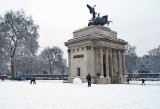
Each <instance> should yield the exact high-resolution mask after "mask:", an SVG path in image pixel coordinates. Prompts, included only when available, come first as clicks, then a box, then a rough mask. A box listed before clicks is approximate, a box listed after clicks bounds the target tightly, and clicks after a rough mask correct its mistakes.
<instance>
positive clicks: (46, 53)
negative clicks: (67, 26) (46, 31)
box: [40, 46, 63, 74]
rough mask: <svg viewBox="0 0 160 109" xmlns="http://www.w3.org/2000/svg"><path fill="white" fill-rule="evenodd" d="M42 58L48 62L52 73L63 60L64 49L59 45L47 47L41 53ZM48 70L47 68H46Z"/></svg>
mask: <svg viewBox="0 0 160 109" xmlns="http://www.w3.org/2000/svg"><path fill="white" fill-rule="evenodd" d="M40 56H41V57H42V60H43V61H44V62H45V63H46V64H47V68H48V69H49V73H50V74H52V73H53V71H54V70H55V69H56V68H57V67H59V66H60V65H61V63H62V60H63V51H62V50H61V49H60V48H59V47H55V46H53V47H52V48H49V47H47V48H45V49H44V50H43V51H42V53H41V54H40ZM45 71H47V70H45Z"/></svg>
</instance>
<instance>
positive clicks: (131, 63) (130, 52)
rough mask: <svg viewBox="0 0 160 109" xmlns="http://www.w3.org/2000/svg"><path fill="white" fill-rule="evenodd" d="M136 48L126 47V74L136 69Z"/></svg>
mask: <svg viewBox="0 0 160 109" xmlns="http://www.w3.org/2000/svg"><path fill="white" fill-rule="evenodd" d="M135 50H136V47H135V46H131V45H129V44H128V45H126V49H125V64H126V65H125V66H126V71H127V72H128V73H132V72H133V71H134V70H136V67H137V59H138V57H137V54H136V51H135Z"/></svg>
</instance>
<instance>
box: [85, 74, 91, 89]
mask: <svg viewBox="0 0 160 109" xmlns="http://www.w3.org/2000/svg"><path fill="white" fill-rule="evenodd" d="M86 79H87V83H88V87H91V76H90V73H88V75H87V77H86Z"/></svg>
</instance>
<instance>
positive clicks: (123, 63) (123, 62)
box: [122, 50, 125, 75]
mask: <svg viewBox="0 0 160 109" xmlns="http://www.w3.org/2000/svg"><path fill="white" fill-rule="evenodd" d="M122 73H123V75H125V51H124V50H122Z"/></svg>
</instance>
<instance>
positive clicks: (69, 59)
mask: <svg viewBox="0 0 160 109" xmlns="http://www.w3.org/2000/svg"><path fill="white" fill-rule="evenodd" d="M67 51H68V68H69V69H68V79H69V82H71V81H72V80H71V79H70V77H71V49H68V50H67Z"/></svg>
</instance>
